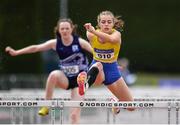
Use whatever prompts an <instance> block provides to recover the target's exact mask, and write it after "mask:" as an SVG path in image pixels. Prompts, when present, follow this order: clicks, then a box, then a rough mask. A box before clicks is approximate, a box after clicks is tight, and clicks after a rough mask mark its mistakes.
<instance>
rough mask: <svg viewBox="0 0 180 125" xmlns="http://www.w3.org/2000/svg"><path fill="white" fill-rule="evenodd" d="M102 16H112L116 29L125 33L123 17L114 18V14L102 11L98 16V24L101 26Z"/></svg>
mask: <svg viewBox="0 0 180 125" xmlns="http://www.w3.org/2000/svg"><path fill="white" fill-rule="evenodd" d="M102 15H110V16H111V17H112V18H113V23H114V27H113V28H115V29H116V30H118V31H120V32H122V31H123V27H124V21H123V20H122V19H121V16H114V14H113V13H112V12H111V11H108V10H106V11H102V12H101V13H100V14H99V15H98V16H97V23H98V25H99V23H100V21H101V16H102ZM97 28H99V26H97Z"/></svg>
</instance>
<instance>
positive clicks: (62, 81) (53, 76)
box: [45, 70, 69, 99]
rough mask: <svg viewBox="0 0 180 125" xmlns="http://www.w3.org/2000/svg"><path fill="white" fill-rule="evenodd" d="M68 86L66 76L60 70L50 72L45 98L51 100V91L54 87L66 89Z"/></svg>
mask: <svg viewBox="0 0 180 125" xmlns="http://www.w3.org/2000/svg"><path fill="white" fill-rule="evenodd" d="M68 85H69V81H68V79H67V77H66V75H65V74H64V73H63V72H62V71H60V70H55V71H52V72H51V73H50V75H49V77H48V79H47V83H46V96H45V98H46V99H52V96H53V90H54V88H55V87H59V88H62V89H67V88H68Z"/></svg>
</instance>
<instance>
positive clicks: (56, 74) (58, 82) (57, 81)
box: [38, 70, 69, 116]
mask: <svg viewBox="0 0 180 125" xmlns="http://www.w3.org/2000/svg"><path fill="white" fill-rule="evenodd" d="M68 85H69V82H68V79H67V77H66V76H65V74H64V73H63V72H62V71H60V70H55V71H52V72H51V73H50V75H49V77H48V79H47V82H46V95H45V99H47V100H48V99H52V96H53V91H54V88H55V87H56V86H57V87H59V88H62V89H67V87H68ZM48 113H49V109H48V107H42V108H41V109H40V110H39V112H38V114H39V115H42V116H45V115H47V114H48Z"/></svg>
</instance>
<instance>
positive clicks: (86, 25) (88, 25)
mask: <svg viewBox="0 0 180 125" xmlns="http://www.w3.org/2000/svg"><path fill="white" fill-rule="evenodd" d="M84 27H85V28H86V30H87V31H88V32H90V33H93V32H94V31H95V28H94V27H93V26H92V25H91V23H86V24H84Z"/></svg>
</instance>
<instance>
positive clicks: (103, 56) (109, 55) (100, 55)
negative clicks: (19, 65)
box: [96, 53, 114, 59]
mask: <svg viewBox="0 0 180 125" xmlns="http://www.w3.org/2000/svg"><path fill="white" fill-rule="evenodd" d="M113 57H114V53H96V58H99V59H111V58H113Z"/></svg>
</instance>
